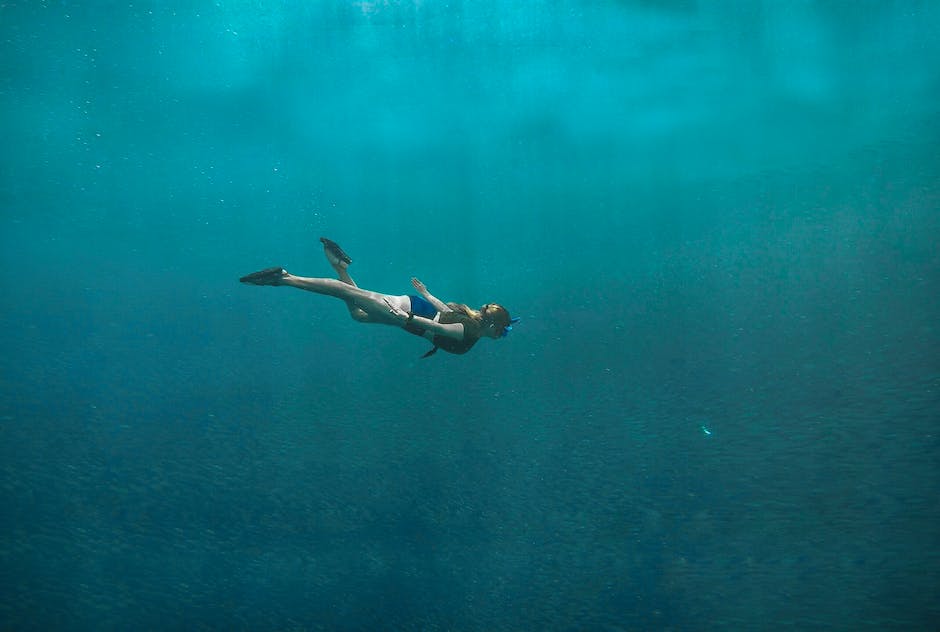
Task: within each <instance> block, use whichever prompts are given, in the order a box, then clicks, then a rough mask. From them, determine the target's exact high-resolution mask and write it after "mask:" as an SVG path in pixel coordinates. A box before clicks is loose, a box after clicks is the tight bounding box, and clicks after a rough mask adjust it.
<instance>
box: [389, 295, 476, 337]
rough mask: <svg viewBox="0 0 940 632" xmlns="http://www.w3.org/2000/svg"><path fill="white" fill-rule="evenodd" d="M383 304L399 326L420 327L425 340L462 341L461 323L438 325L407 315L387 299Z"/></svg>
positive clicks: (432, 321)
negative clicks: (448, 339)
mask: <svg viewBox="0 0 940 632" xmlns="http://www.w3.org/2000/svg"><path fill="white" fill-rule="evenodd" d="M384 300H385V304H386V305H388V313H389V314H392V315H393V316H395V317H397V318H398V319H399V320H400V321H401V325H402V326H405V325H406V324H408V323H413V324H415V325H417V326H418V327H421V328H422V329H424V330H425V338H428V339H429V340H433V339H434V336H444V337H446V338H453V339H455V340H463V325H462V324H461V323H447V324H444V323H439V322H437V321H435V320H431V319H430V318H423V317H421V316H415V315H414V314H409V313H408V312H406V311H405V310H403V309H402V308H401V307H399V306H398V305H396V304H395V303H392V302H391V301H390V300H388V299H384Z"/></svg>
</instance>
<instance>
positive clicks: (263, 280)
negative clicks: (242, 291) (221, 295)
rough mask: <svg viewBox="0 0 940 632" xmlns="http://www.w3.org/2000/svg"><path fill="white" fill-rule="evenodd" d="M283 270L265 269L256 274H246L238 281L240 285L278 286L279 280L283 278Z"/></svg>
mask: <svg viewBox="0 0 940 632" xmlns="http://www.w3.org/2000/svg"><path fill="white" fill-rule="evenodd" d="M284 272H286V270H284V268H265V269H264V270H259V271H258V272H252V273H251V274H246V275H245V276H243V277H242V278H240V279H239V281H241V282H242V283H250V284H252V285H280V281H281V278H282V277H283V276H284Z"/></svg>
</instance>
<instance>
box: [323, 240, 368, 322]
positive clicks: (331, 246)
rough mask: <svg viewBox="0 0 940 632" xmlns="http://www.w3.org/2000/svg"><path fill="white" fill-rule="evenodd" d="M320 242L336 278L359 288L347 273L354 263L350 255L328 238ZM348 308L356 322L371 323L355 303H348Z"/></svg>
mask: <svg viewBox="0 0 940 632" xmlns="http://www.w3.org/2000/svg"><path fill="white" fill-rule="evenodd" d="M320 242H321V243H322V244H323V254H324V255H326V260H327V261H329V262H330V265H331V266H332V267H333V270H334V271H335V272H336V278H338V279H339V280H340V281H342V282H343V283H346V284H347V285H351V286H353V287H359V286H358V285H356V282H355V281H353V279H352V277H351V276H349V272H348V271H347V268H348V267H349V264H350V263H352V259H351V258H350V257H349V255H347V254H346V253H345V252H344V251H343V249H342V248H340V247H339V244H337V243H336V242H335V241H332V240H330V239H327V238H326V237H320ZM346 307H347V308H348V309H349V315H350V316H352V317H353V319H354V320H358V321H359V322H362V323H365V322H369V315H368V314H367V313H366V312H365V311H364V310H363V309H362V308H361V307H359V306H358V305H356V304H355V303H350V302H349V301H347V302H346Z"/></svg>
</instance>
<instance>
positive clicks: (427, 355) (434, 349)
mask: <svg viewBox="0 0 940 632" xmlns="http://www.w3.org/2000/svg"><path fill="white" fill-rule="evenodd" d="M435 353H437V345H434V346H433V347H431V350H430V351H428V352H427V353H425V354H424V355H423V356H421V359H422V360H424V359H425V358H430V357H431V356H432V355H434V354H435Z"/></svg>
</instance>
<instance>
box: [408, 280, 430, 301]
mask: <svg viewBox="0 0 940 632" xmlns="http://www.w3.org/2000/svg"><path fill="white" fill-rule="evenodd" d="M411 284H412V285H413V286H414V288H415V289H416V290H418V294H420V295H421V296H424V295H426V294H427V293H428V288H427V287H425V285H424V283H422V282H421V281H419V280H418V279H417V277H411Z"/></svg>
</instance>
